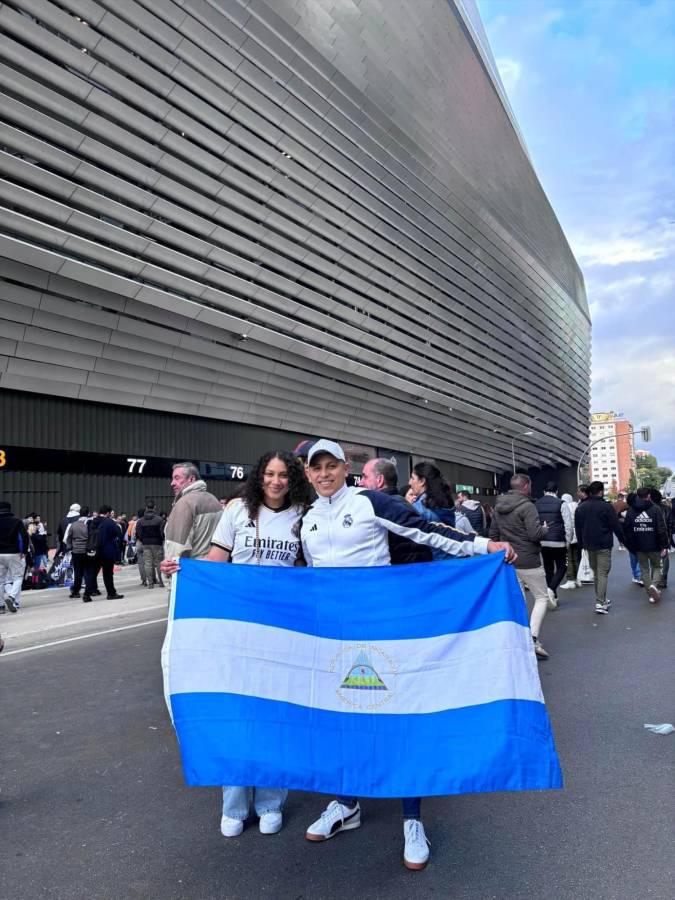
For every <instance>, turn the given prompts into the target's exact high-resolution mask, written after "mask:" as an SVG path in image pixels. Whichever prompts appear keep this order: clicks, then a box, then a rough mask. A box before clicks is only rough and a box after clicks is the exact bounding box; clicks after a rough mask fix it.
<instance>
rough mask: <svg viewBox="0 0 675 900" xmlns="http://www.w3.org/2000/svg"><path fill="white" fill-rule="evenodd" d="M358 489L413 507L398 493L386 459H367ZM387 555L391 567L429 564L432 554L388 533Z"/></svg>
mask: <svg viewBox="0 0 675 900" xmlns="http://www.w3.org/2000/svg"><path fill="white" fill-rule="evenodd" d="M359 487H362V488H365V489H366V490H369V491H382V493H383V494H389V496H390V497H391V498H392V499H393V500H395V501H396V502H397V503H400V504H402V505H403V506H405V507H407V508H409V509H412V508H413V507H412V506H411V505H410V503H408V501H407V500H405V499H404V498H403V497H401V495H400V494H399V492H398V472H397V471H396V466H395V465H394V464H393V462H391V460H388V459H382V458H377V459H369V460H368V462H367V463H366V464H365V466H364V467H363V474H362V475H361V484H360V485H359ZM388 539H389V555H390V556H391V564H392V566H400V565H403V564H405V563H418V562H431V560H432V558H433V557H432V553H431V549H430V548H429V547H425V546H424V545H423V544H416V543H415V542H414V541H409V540H408V538H405V537H401V536H400V535H398V534H394V533H393V532H392V531H390V532H389V533H388Z"/></svg>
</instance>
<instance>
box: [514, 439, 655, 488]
mask: <svg viewBox="0 0 675 900" xmlns="http://www.w3.org/2000/svg"><path fill="white" fill-rule="evenodd" d="M629 434H639V435H641V436H642V440H643V441H644V442H645V443H648V442H649V441H650V440H651V438H652V429H651V428H650V427H649V425H643V426H642V428H636V429H635V431H624V432H623V433H622V434H608V435H605V437H601V438H598V439H597V441H592V442H591V443H590V444H589V445H588V447H586V449H585V450H584V452H583V453H582V454H581V457H580V459H579V462H578V464H577V484H580V483H581V466H582V463H583V461H584V459H585V458H586V456H588V455H589V454H590V452H591V450H592V448H593V447H595V445H596V444H599V443H600V442H601V441H609V440H612V439H614V438H618V437H628V435H629ZM514 466H515V463H514ZM637 471H638V467H637V463H636V464H635V479H636V481H637V480H638V474H637Z"/></svg>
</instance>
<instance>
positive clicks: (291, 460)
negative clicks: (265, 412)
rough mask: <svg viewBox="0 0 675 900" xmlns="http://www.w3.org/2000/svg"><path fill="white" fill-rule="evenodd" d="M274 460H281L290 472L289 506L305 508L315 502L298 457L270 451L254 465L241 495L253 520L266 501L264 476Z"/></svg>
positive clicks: (284, 451)
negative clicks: (269, 464)
mask: <svg viewBox="0 0 675 900" xmlns="http://www.w3.org/2000/svg"><path fill="white" fill-rule="evenodd" d="M273 459H280V460H281V461H282V463H284V465H285V466H286V469H287V470H288V496H287V498H286V499H287V502H288V505H289V506H302V507H305V506H309V504H310V503H312V501H313V500H314V496H313V494H312V488H311V486H310V484H309V482H308V481H307V479H306V478H305V470H304V468H303V466H302V464H301V463H299V462H298V460H297V459H296V457H295V456H293V454H292V453H289V452H288V451H287V450H269V451H268V452H267V453H264V454H263V455H262V456H261V457H260V459H259V460H258V461H257V462H256V463H255V464H254V466H253V468H252V469H251V474H250V475H249V476H248V479H247V480H246V484H245V486H244V490H243V492H242V495H241V497H242V500H243V501H244V503H245V504H246V509H247V510H248V514H249V516H250V517H251V518H252V519H255V517H256V516H257V515H258V512H259V511H260V507H261V506H262V504H263V503H264V501H265V495H264V494H263V475H264V474H265V469H266V468H267V465H268V463H270V462H271V460H273Z"/></svg>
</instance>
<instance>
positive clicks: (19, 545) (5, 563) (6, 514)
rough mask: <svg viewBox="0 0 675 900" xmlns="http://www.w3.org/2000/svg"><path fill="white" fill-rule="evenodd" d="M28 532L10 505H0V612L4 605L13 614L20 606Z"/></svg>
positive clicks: (5, 503) (3, 609) (3, 503)
mask: <svg viewBox="0 0 675 900" xmlns="http://www.w3.org/2000/svg"><path fill="white" fill-rule="evenodd" d="M28 544H29V538H28V531H27V530H26V526H25V525H24V523H23V519H19V518H18V517H17V516H15V515H13V514H12V505H11V503H7V502H6V501H3V502H2V503H0V611H2V612H4V611H5V604H6V605H7V609H8V610H9V611H10V612H13V613H15V612H16V611H17V610H18V609H19V607H20V606H21V585H22V584H23V573H24V570H25V568H26V560H25V556H26V553H27V552H28Z"/></svg>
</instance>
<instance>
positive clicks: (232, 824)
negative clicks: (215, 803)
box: [220, 816, 244, 837]
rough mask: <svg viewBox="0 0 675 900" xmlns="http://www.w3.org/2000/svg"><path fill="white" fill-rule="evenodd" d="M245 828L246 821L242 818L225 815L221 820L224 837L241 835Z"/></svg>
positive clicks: (221, 830) (221, 831)
mask: <svg viewBox="0 0 675 900" xmlns="http://www.w3.org/2000/svg"><path fill="white" fill-rule="evenodd" d="M243 830H244V823H243V822H242V820H241V819H230V817H229V816H223V818H222V819H221V820H220V833H221V834H222V835H223V836H224V837H239V835H240V834H241V833H242V831H243Z"/></svg>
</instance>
